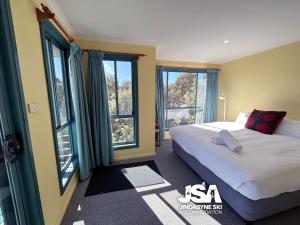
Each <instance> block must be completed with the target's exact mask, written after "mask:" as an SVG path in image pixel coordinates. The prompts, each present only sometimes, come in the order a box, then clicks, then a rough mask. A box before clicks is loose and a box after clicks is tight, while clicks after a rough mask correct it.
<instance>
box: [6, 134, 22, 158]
mask: <svg viewBox="0 0 300 225" xmlns="http://www.w3.org/2000/svg"><path fill="white" fill-rule="evenodd" d="M20 154H21V147H20V142H19V140H18V139H17V137H16V135H7V136H6V137H5V140H4V146H3V156H4V158H5V159H6V160H7V161H8V162H9V163H14V162H15V161H16V160H17V158H18V155H20Z"/></svg>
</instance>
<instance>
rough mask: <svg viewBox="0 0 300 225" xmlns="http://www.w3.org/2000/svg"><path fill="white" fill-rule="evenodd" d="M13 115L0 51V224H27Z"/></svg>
mask: <svg viewBox="0 0 300 225" xmlns="http://www.w3.org/2000/svg"><path fill="white" fill-rule="evenodd" d="M11 115H12V114H11V113H10V103H9V101H8V98H7V88H6V85H5V79H4V70H3V61H2V53H1V52H0V225H15V224H25V223H22V222H23V221H24V222H25V220H24V219H25V218H24V212H23V205H22V201H21V198H20V197H21V196H20V193H19V194H17V192H18V191H19V190H20V189H19V187H20V183H19V179H18V178H19V174H18V169H17V167H18V165H17V164H18V162H17V158H14V157H15V156H17V155H15V154H13V151H15V150H18V145H19V143H18V142H17V139H14V138H13V136H9V135H15V133H14V129H13V126H12V118H11ZM14 145H15V146H14ZM19 149H20V148H19ZM9 151H10V153H8V152H9Z"/></svg>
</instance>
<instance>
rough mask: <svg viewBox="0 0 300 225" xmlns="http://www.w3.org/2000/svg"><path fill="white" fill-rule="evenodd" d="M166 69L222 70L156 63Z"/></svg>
mask: <svg viewBox="0 0 300 225" xmlns="http://www.w3.org/2000/svg"><path fill="white" fill-rule="evenodd" d="M156 66H160V67H163V68H166V69H182V70H221V69H218V68H204V67H184V66H164V65H156Z"/></svg>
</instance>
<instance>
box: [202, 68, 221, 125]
mask: <svg viewBox="0 0 300 225" xmlns="http://www.w3.org/2000/svg"><path fill="white" fill-rule="evenodd" d="M218 77H219V71H218V70H207V83H206V96H205V106H204V116H203V122H204V123H210V122H215V121H216V120H217V103H218Z"/></svg>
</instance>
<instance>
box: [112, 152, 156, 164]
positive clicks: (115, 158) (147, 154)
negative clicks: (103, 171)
mask: <svg viewBox="0 0 300 225" xmlns="http://www.w3.org/2000/svg"><path fill="white" fill-rule="evenodd" d="M155 155H156V152H148V153H140V154H128V155H123V156H115V157H114V162H116V161H121V160H128V159H137V158H145V157H153V156H155Z"/></svg>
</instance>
